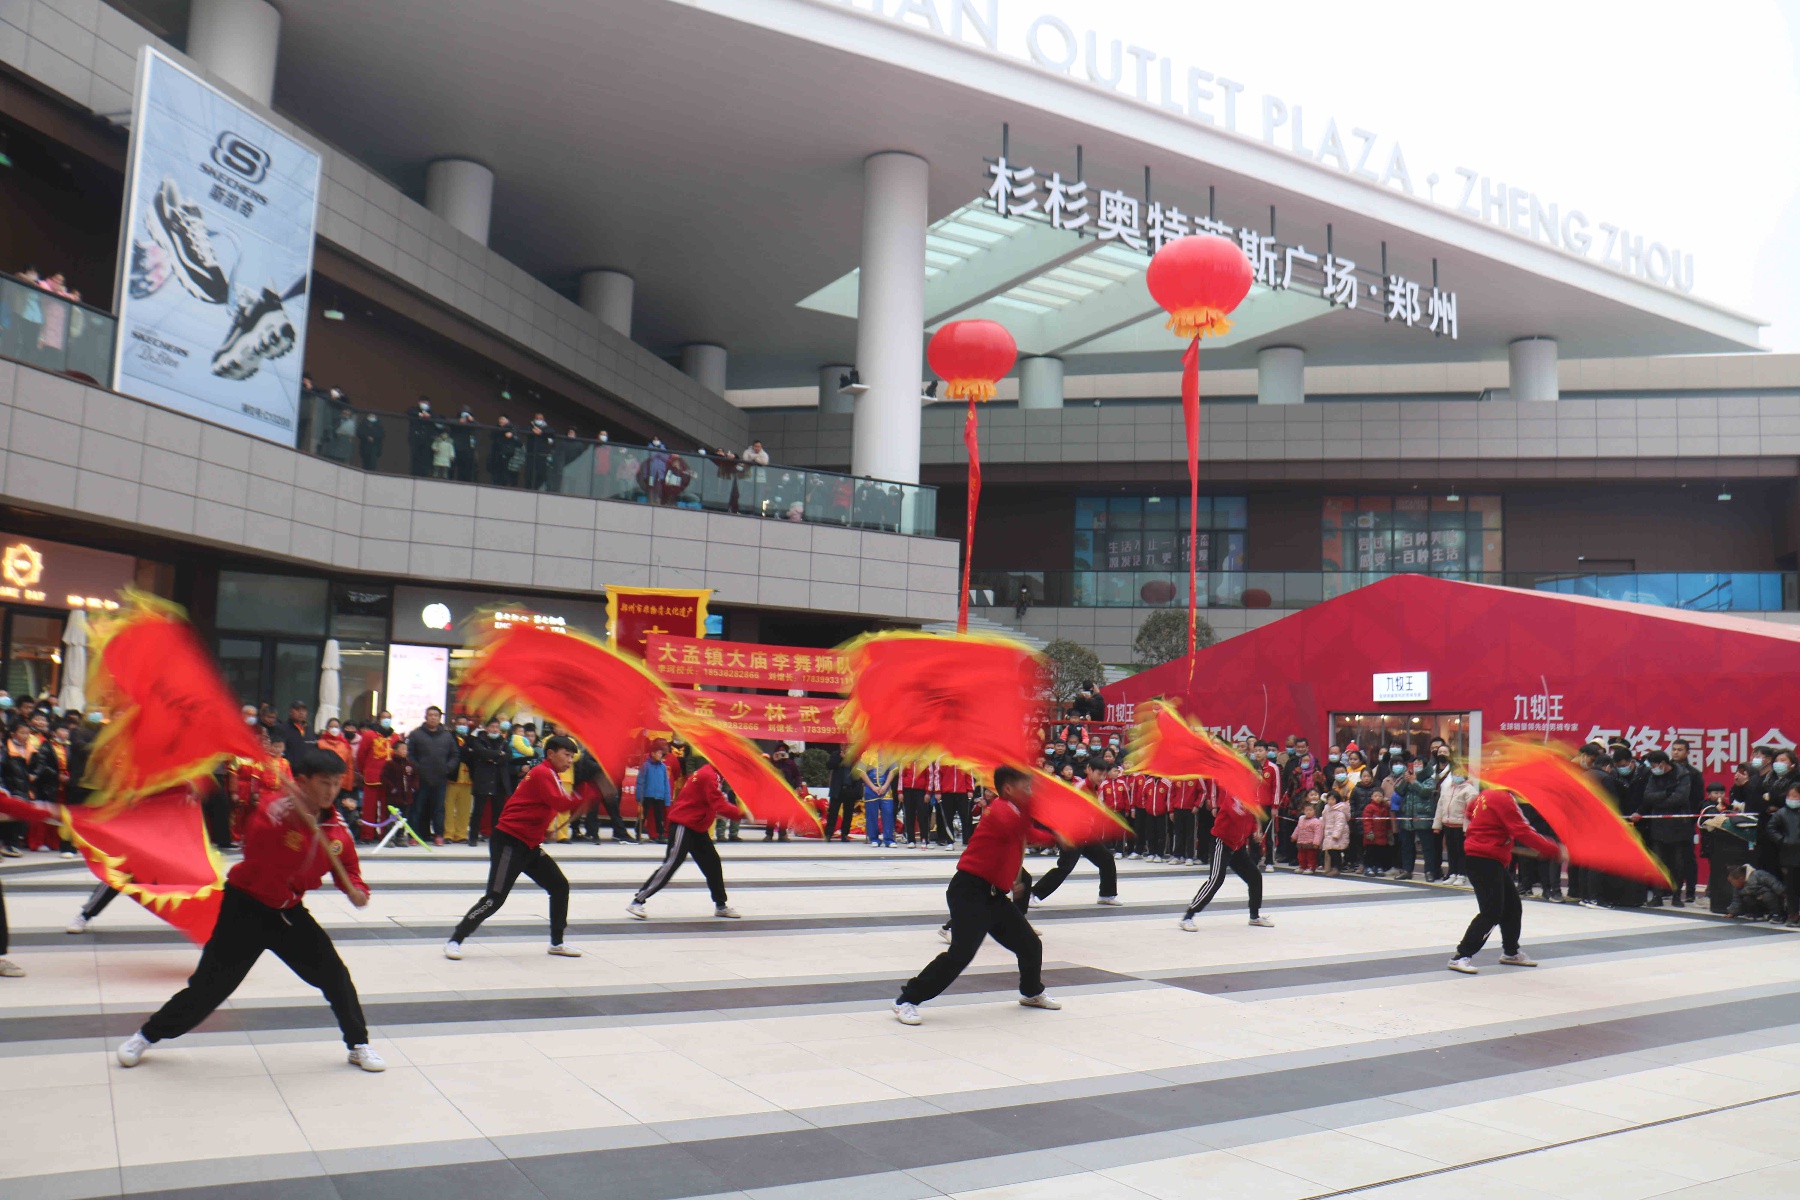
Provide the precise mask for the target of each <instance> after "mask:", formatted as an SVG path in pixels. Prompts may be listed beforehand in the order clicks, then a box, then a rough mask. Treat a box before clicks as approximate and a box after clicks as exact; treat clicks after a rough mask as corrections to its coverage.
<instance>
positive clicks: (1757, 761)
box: [1750, 757, 1763, 771]
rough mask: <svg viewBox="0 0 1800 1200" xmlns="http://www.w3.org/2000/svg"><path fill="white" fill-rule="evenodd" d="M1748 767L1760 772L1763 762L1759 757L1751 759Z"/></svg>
mask: <svg viewBox="0 0 1800 1200" xmlns="http://www.w3.org/2000/svg"><path fill="white" fill-rule="evenodd" d="M1750 765H1751V766H1753V767H1755V768H1756V769H1757V770H1758V771H1760V770H1762V766H1763V760H1762V759H1761V758H1760V757H1758V758H1753V759H1751V760H1750Z"/></svg>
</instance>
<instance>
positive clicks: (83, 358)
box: [0, 275, 117, 387]
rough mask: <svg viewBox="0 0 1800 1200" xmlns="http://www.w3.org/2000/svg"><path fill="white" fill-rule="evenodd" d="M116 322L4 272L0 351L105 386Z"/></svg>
mask: <svg viewBox="0 0 1800 1200" xmlns="http://www.w3.org/2000/svg"><path fill="white" fill-rule="evenodd" d="M116 326H117V323H116V322H115V321H114V320H113V318H112V314H110V313H106V312H102V311H101V310H100V309H97V308H90V307H89V306H88V305H86V304H82V303H80V302H79V301H75V300H64V299H63V298H62V297H61V296H58V295H57V294H56V293H54V292H47V291H45V290H44V289H43V288H41V287H37V286H36V285H34V284H31V283H27V282H26V281H25V280H23V279H16V278H14V277H13V276H11V275H0V357H5V358H13V359H17V360H18V361H20V362H22V363H28V364H29V365H31V366H34V367H38V368H41V369H42V370H45V371H55V372H57V373H59V374H63V375H72V376H74V377H76V378H78V379H80V380H82V381H84V382H87V383H97V384H99V385H101V386H102V387H104V386H106V383H107V381H108V380H110V379H111V378H112V355H113V331H114V329H115V328H116Z"/></svg>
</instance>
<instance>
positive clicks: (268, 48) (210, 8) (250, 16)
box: [187, 0, 281, 105]
mask: <svg viewBox="0 0 1800 1200" xmlns="http://www.w3.org/2000/svg"><path fill="white" fill-rule="evenodd" d="M280 47H281V14H280V13H278V12H276V11H275V8H274V6H273V5H270V4H265V3H264V2H263V0H193V5H192V6H191V7H190V8H189V9H188V33H187V52H188V57H189V58H192V59H193V60H194V61H195V62H197V63H199V64H200V65H201V66H203V67H205V68H206V69H207V70H209V71H211V72H212V73H213V74H215V75H217V76H218V77H219V78H221V79H223V80H224V81H225V82H226V83H229V84H230V85H231V86H232V87H234V88H236V89H237V90H238V91H240V92H243V93H244V94H245V95H247V96H249V97H250V98H251V99H252V100H256V101H258V102H260V103H262V104H264V105H268V104H270V103H271V102H273V100H274V98H275V57H276V53H277V51H278V50H279V49H280Z"/></svg>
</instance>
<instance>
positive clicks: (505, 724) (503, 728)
mask: <svg viewBox="0 0 1800 1200" xmlns="http://www.w3.org/2000/svg"><path fill="white" fill-rule="evenodd" d="M511 730H512V722H511V721H502V722H500V732H501V733H508V732H510V731H511Z"/></svg>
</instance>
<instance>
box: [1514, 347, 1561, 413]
mask: <svg viewBox="0 0 1800 1200" xmlns="http://www.w3.org/2000/svg"><path fill="white" fill-rule="evenodd" d="M1506 361H1507V375H1506V390H1507V392H1508V393H1510V394H1511V396H1512V398H1513V399H1514V400H1555V399H1556V398H1557V397H1558V396H1560V395H1561V394H1562V393H1561V388H1560V387H1559V386H1558V384H1557V381H1556V339H1555V338H1547V337H1528V338H1520V339H1519V340H1518V341H1516V342H1513V343H1512V344H1511V345H1509V346H1507V348H1506Z"/></svg>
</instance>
